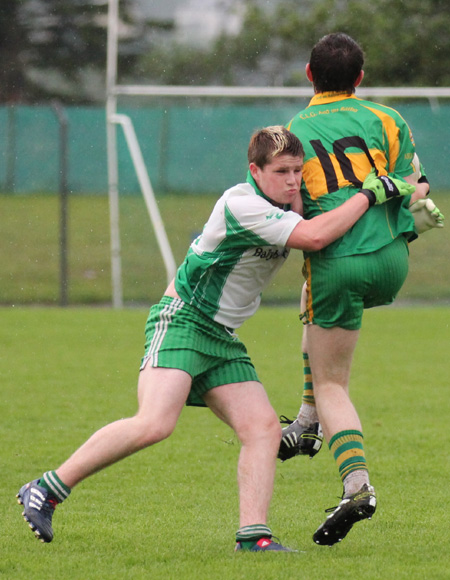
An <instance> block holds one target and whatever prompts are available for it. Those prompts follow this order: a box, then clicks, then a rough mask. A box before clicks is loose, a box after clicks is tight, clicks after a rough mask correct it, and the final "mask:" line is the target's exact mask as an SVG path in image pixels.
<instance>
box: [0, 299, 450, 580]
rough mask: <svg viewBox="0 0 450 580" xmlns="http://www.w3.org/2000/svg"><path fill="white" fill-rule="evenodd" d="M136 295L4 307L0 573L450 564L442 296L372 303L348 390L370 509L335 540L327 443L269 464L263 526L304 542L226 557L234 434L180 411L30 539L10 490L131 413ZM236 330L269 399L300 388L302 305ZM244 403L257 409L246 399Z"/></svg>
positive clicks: (320, 573) (191, 572) (411, 576)
mask: <svg viewBox="0 0 450 580" xmlns="http://www.w3.org/2000/svg"><path fill="white" fill-rule="evenodd" d="M146 315H147V312H146V310H144V309H128V310H123V311H113V310H110V309H103V308H68V309H58V308H20V307H8V308H1V309H0V318H1V324H0V345H1V349H0V360H1V376H2V398H1V405H2V408H1V410H2V422H1V424H0V432H1V439H2V442H3V444H2V450H1V452H0V456H1V465H2V473H3V482H2V483H3V484H2V486H1V487H0V501H1V506H2V523H1V546H2V554H1V558H0V576H1V577H2V578H5V580H6V579H7V580H13V579H18V580H19V579H27V580H28V579H29V578H33V579H35V580H44V579H49V578H51V579H52V580H59V579H61V580H72V579H83V580H85V579H89V580H97V579H98V580H104V579H105V578H112V579H125V578H126V579H141V578H142V579H147V578H148V579H152V580H163V579H164V580H166V579H167V580H172V579H173V580H175V579H178V578H182V579H183V580H212V579H219V578H220V580H238V579H243V580H244V579H245V580H247V579H256V580H282V579H293V578H305V579H306V578H307V579H308V580H341V579H343V580H344V579H345V580H347V579H355V580H359V579H370V580H375V579H377V580H378V579H380V580H386V579H391V578H392V579H394V578H395V579H399V580H403V579H404V580H416V579H417V580H424V579H427V580H428V579H433V580H434V579H436V580H438V579H444V578H449V569H448V554H449V551H450V532H449V527H448V505H449V502H448V497H449V494H448V480H449V476H450V455H449V453H450V452H449V449H450V430H449V427H448V417H449V413H450V402H449V396H448V378H449V371H450V363H449V359H448V347H449V344H450V330H449V321H450V316H449V315H450V310H449V309H448V308H443V307H434V308H414V309H413V308H395V307H389V308H381V309H376V310H374V311H368V312H367V313H366V314H365V321H364V327H363V331H362V334H361V338H360V342H359V345H358V349H357V352H356V356H355V361H354V372H353V377H352V385H351V390H352V393H353V399H354V402H355V404H356V406H357V408H358V409H359V411H360V416H361V419H362V421H363V426H364V433H365V440H366V454H367V458H368V462H369V466H370V468H371V477H372V483H373V484H374V485H375V486H376V488H377V491H378V496H379V507H378V510H377V513H376V515H375V517H374V518H373V519H372V520H371V521H370V522H369V521H365V522H361V523H359V524H357V525H356V526H355V527H354V529H353V530H352V531H351V532H350V534H349V536H348V537H347V538H346V539H345V540H344V541H343V542H342V543H341V544H339V545H336V546H334V547H333V548H325V547H320V546H317V545H315V544H314V543H313V542H312V539H311V536H312V533H313V532H314V530H315V529H316V527H317V526H318V524H320V523H321V522H322V520H323V518H324V515H325V514H324V509H325V508H327V507H330V506H333V505H336V503H337V501H338V500H337V498H338V496H339V495H340V493H341V485H340V481H339V479H338V475H337V469H336V467H335V465H334V463H333V461H332V459H331V456H330V454H329V452H328V450H327V449H325V448H324V449H323V450H322V451H321V452H320V453H319V455H318V456H316V457H315V458H314V459H313V460H312V461H310V460H308V459H307V458H296V459H294V460H291V461H288V462H286V463H284V464H279V466H278V470H277V475H276V486H275V494H274V500H273V503H272V509H271V518H270V525H271V527H272V529H273V531H274V533H275V534H276V535H278V536H279V537H280V538H281V540H282V541H283V542H284V543H285V544H286V545H289V546H292V547H294V548H296V549H298V550H299V553H297V554H234V553H233V543H234V541H233V540H234V532H235V530H236V528H237V525H238V514H237V489H236V483H235V480H236V461H237V457H238V452H239V446H238V444H237V441H236V440H235V438H234V436H233V434H232V432H231V431H230V430H229V429H228V428H227V427H226V426H224V425H223V424H221V423H220V422H219V421H218V420H217V419H216V418H215V417H214V416H213V415H212V413H210V412H209V411H208V410H206V409H195V408H186V409H185V410H184V411H183V414H182V417H181V419H180V422H179V424H178V426H177V429H176V430H175V433H174V434H173V436H172V437H171V438H169V439H168V440H167V441H164V442H163V443H161V444H159V445H157V446H155V447H154V448H152V449H148V450H145V451H142V452H141V453H138V454H137V455H135V456H133V457H131V458H129V459H127V460H124V461H123V462H121V463H119V464H117V465H115V466H112V467H111V468H109V469H107V470H105V471H103V472H101V473H99V474H97V475H95V476H94V477H92V478H90V479H88V480H86V481H85V482H83V483H82V484H81V485H80V486H79V487H77V488H76V489H75V490H74V492H73V494H72V495H71V497H70V498H69V499H68V500H67V501H66V502H65V503H64V504H63V505H61V506H60V507H58V509H57V511H56V513H55V517H54V527H55V539H54V541H53V542H52V543H51V544H41V543H39V542H37V541H36V540H35V539H34V537H33V535H32V533H31V532H30V530H29V529H28V527H27V526H26V524H25V523H24V522H23V520H22V518H21V516H20V513H21V508H20V507H19V506H18V505H17V504H16V503H15V497H14V496H15V494H16V493H17V491H18V489H19V487H20V486H21V485H22V484H23V483H25V482H26V481H29V480H30V479H32V478H35V477H38V476H40V475H41V474H42V472H43V471H44V470H47V469H53V468H55V467H57V466H58V465H59V463H60V462H61V461H62V460H63V459H65V458H66V456H67V455H68V454H69V453H71V452H72V451H73V450H74V449H75V448H76V447H77V446H78V445H79V444H81V443H82V442H83V441H84V440H85V438H86V437H88V436H89V435H90V434H91V433H92V432H93V431H94V430H96V429H97V428H99V427H101V426H102V425H104V424H105V423H107V422H110V421H112V420H114V419H117V418H120V417H124V416H127V415H130V414H133V413H134V411H135V408H136V396H135V385H136V378H137V368H138V364H139V360H140V356H141V353H142V344H143V328H144V323H145V319H146ZM239 334H240V337H241V338H242V339H243V340H244V342H246V344H247V346H248V349H249V352H250V354H251V356H252V358H253V360H254V362H255V365H256V367H257V369H258V370H259V373H260V376H261V379H262V380H263V382H264V384H265V385H266V388H267V390H268V392H269V395H270V398H271V401H272V403H273V405H274V407H275V408H276V410H277V412H278V413H283V414H287V415H293V414H295V412H296V411H297V408H298V403H299V393H300V376H301V371H300V364H299V356H298V354H299V338H300V336H299V334H300V328H299V323H298V320H297V310H296V308H269V307H264V308H262V309H261V310H260V312H258V313H257V314H256V315H255V317H254V318H253V319H252V320H250V321H249V322H247V323H246V325H244V327H243V328H242V329H241V331H240V333H239ZM251 412H252V411H251V409H249V413H251Z"/></svg>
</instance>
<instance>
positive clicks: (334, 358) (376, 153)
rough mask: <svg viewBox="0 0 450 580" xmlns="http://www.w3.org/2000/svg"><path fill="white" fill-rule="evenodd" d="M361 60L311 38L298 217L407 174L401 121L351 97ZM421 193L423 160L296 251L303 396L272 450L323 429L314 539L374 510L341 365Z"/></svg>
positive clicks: (299, 448)
mask: <svg viewBox="0 0 450 580" xmlns="http://www.w3.org/2000/svg"><path fill="white" fill-rule="evenodd" d="M363 63H364V55H363V51H362V49H361V47H360V46H359V45H358V44H357V43H356V42H355V41H354V40H353V39H352V38H351V37H349V36H348V35H346V34H341V33H334V34H329V35H327V36H325V37H324V38H322V39H321V40H320V41H319V42H318V43H317V44H316V45H315V46H314V48H313V50H312V53H311V58H310V62H309V63H308V64H307V66H306V74H307V77H308V79H309V80H310V81H311V82H312V83H313V86H314V92H315V95H314V97H313V98H312V100H311V102H310V104H309V106H308V107H307V108H306V109H304V110H303V111H300V112H299V113H298V114H297V115H296V116H295V117H294V118H293V119H292V120H291V121H290V123H289V124H288V128H289V129H290V130H291V131H292V132H293V133H295V134H296V135H297V136H298V137H299V139H300V140H301V141H302V143H303V146H304V149H305V158H304V167H303V183H302V188H301V194H302V200H303V208H304V213H303V215H304V217H305V218H306V219H311V218H312V217H314V216H319V215H326V213H327V212H329V211H331V210H333V209H335V208H338V207H342V204H343V203H345V202H346V201H347V200H349V199H352V197H353V196H354V195H355V193H357V192H359V191H360V189H361V187H362V184H363V182H364V180H365V178H366V176H367V174H368V173H369V172H373V173H375V174H376V175H377V176H379V177H380V178H381V179H382V180H387V179H388V176H393V175H394V174H395V176H397V177H402V178H405V179H406V180H407V181H410V182H411V183H412V182H413V179H412V177H411V174H412V173H413V171H414V167H413V160H414V154H415V144H414V140H413V137H412V133H411V131H410V129H409V127H408V125H407V123H406V122H405V120H404V119H403V118H402V116H401V115H400V114H399V113H398V112H397V111H395V110H394V109H392V108H389V107H386V106H382V105H378V104H376V103H373V102H370V101H366V100H362V99H359V98H357V97H356V96H355V88H356V87H357V86H358V85H359V84H360V83H361V81H362V79H363V76H364V71H363V68H362V67H363ZM428 192H429V184H428V181H427V179H426V176H425V174H424V172H423V168H422V177H421V178H420V179H419V183H418V184H417V188H416V191H415V192H414V194H413V195H412V196H406V197H402V198H398V197H397V198H395V199H393V200H391V201H389V202H388V203H386V204H384V205H383V206H376V207H375V208H374V209H373V211H370V212H367V213H366V214H365V215H364V216H363V217H362V218H361V219H360V220H358V222H357V223H355V225H354V226H353V227H352V228H350V230H349V231H347V232H346V233H345V234H344V235H343V236H342V237H340V238H339V239H337V240H336V241H335V242H333V243H332V244H330V245H329V246H328V247H326V248H324V249H322V250H320V251H318V252H308V251H306V252H304V255H305V264H304V275H305V278H306V289H307V292H306V296H305V297H304V311H303V314H302V315H303V318H304V322H305V323H306V326H305V327H304V368H305V394H304V399H303V404H302V407H301V408H300V412H299V415H298V417H297V419H296V420H295V421H294V422H292V423H291V425H289V427H286V428H285V429H283V437H282V442H281V445H280V451H279V457H280V459H283V460H284V459H288V458H289V457H292V456H294V455H296V454H309V455H310V456H313V455H314V454H315V453H317V451H318V450H319V449H320V445H321V430H320V426H321V427H322V429H323V434H324V436H325V438H326V440H327V442H328V445H329V447H330V449H331V451H332V453H333V456H334V458H335V460H336V463H337V465H338V468H339V473H340V476H341V479H342V482H343V486H344V494H343V499H342V501H341V503H340V504H339V506H337V508H336V509H334V510H331V512H332V513H330V515H329V516H328V517H327V519H326V521H325V522H324V523H323V524H322V525H321V526H320V527H319V528H318V529H317V531H316V532H315V534H314V536H313V539H314V541H315V542H316V543H318V544H323V545H332V544H334V543H336V542H338V541H341V540H342V539H343V538H344V537H345V536H346V534H347V533H348V532H349V530H350V529H351V527H352V525H353V524H354V523H355V522H357V521H359V520H361V519H364V518H370V517H371V516H372V514H373V513H374V512H375V509H376V495H375V490H374V488H373V487H372V486H371V485H370V481H369V473H368V468H367V463H366V459H365V455H364V445H363V434H362V427H361V423H360V420H359V417H358V414H357V412H356V409H355V408H354V406H353V404H352V401H351V399H350V397H349V392H348V387H349V379H350V368H351V362H352V356H353V352H354V349H355V347H356V343H357V340H358V335H359V329H360V327H361V321H362V315H363V310H364V309H365V308H371V307H374V306H378V305H383V304H390V303H391V302H392V301H393V300H394V299H395V297H396V295H397V293H398V291H399V290H400V288H401V286H402V284H403V282H404V280H405V278H406V276H407V272H408V241H410V240H412V239H414V238H415V237H417V232H416V227H415V221H414V219H413V214H412V213H411V211H410V209H409V206H410V204H411V203H413V202H415V201H416V200H420V199H421V198H424V197H425V196H426V195H427V194H428ZM424 211H427V210H426V209H425V210H424ZM442 220H443V216H442V214H440V212H439V210H437V211H436V212H435V214H434V221H433V224H434V225H435V226H436V227H440V225H442ZM308 355H309V356H308Z"/></svg>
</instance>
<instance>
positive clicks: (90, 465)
mask: <svg viewBox="0 0 450 580" xmlns="http://www.w3.org/2000/svg"><path fill="white" fill-rule="evenodd" d="M190 386H191V377H190V376H189V375H188V374H187V373H185V372H184V371H181V370H178V369H164V368H152V367H150V366H149V365H148V366H146V367H145V368H144V370H142V371H141V373H140V376H139V384H138V399H139V410H138V412H137V413H136V415H135V416H134V417H130V418H128V419H121V420H119V421H115V422H114V423H110V424H109V425H106V426H105V427H103V428H102V429H100V430H98V431H97V432H96V433H94V434H93V435H92V436H91V437H90V438H89V439H88V440H87V441H86V443H84V444H83V445H82V446H81V447H80V448H79V449H78V450H77V451H75V453H74V454H73V455H72V456H71V457H70V458H69V459H68V460H67V461H65V462H64V463H63V464H62V465H61V466H60V467H59V468H58V469H57V470H56V474H57V475H58V477H59V478H60V479H61V481H63V482H64V483H65V484H66V485H67V486H68V487H73V486H74V485H76V484H77V483H79V482H80V481H82V480H83V479H85V478H86V477H89V476H90V475H92V474H94V473H96V472H97V471H100V470H101V469H103V468H105V467H107V466H108V465H112V464H113V463H115V462H117V461H119V460H120V459H123V458H125V457H127V456H129V455H131V454H133V453H135V452H136V451H139V450H140V449H143V448H144V447H148V446H149V445H153V444H154V443H158V442H159V441H162V440H163V439H165V438H166V437H168V436H169V435H170V434H171V433H172V431H173V430H174V428H175V425H176V423H177V420H178V417H179V416H180V413H181V410H182V409H183V406H184V404H185V402H186V399H187V396H188V394H189V390H190Z"/></svg>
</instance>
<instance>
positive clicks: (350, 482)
mask: <svg viewBox="0 0 450 580" xmlns="http://www.w3.org/2000/svg"><path fill="white" fill-rule="evenodd" d="M365 483H367V485H370V482H369V472H368V471H367V470H366V469H357V470H356V471H352V472H351V473H349V474H348V475H347V477H346V478H345V479H344V496H345V495H350V494H352V493H356V492H357V491H359V490H360V489H361V487H362V486H363V485H364V484H365Z"/></svg>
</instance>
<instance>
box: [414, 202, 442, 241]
mask: <svg viewBox="0 0 450 580" xmlns="http://www.w3.org/2000/svg"><path fill="white" fill-rule="evenodd" d="M409 211H410V212H411V213H412V215H413V218H414V225H415V228H416V232H417V233H418V234H423V232H427V231H428V230H431V229H432V228H443V227H444V215H443V214H442V213H441V212H440V211H439V208H438V207H436V205H435V203H434V202H433V200H432V199H430V198H427V199H418V200H417V201H415V202H414V203H412V204H411V205H410V206H409Z"/></svg>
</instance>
